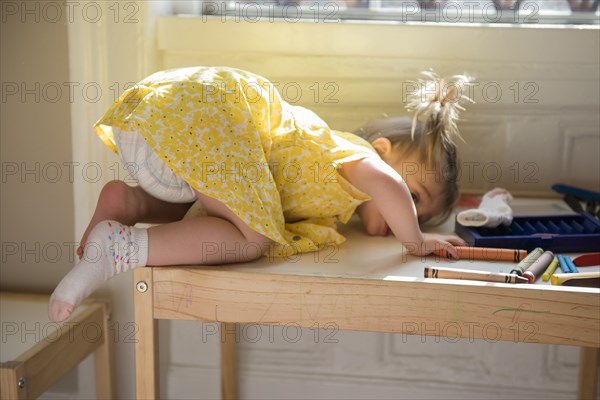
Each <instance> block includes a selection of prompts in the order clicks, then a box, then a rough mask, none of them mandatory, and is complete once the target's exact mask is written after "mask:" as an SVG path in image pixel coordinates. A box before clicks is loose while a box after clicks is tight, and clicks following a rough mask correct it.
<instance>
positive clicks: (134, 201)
mask: <svg viewBox="0 0 600 400" xmlns="http://www.w3.org/2000/svg"><path fill="white" fill-rule="evenodd" d="M190 206H191V203H184V204H181V203H168V202H166V201H162V200H159V199H157V198H155V197H153V196H151V195H150V194H148V193H146V192H145V191H144V190H143V189H142V188H141V187H139V186H129V185H127V184H126V183H125V182H122V181H110V182H108V183H107V184H106V185H104V187H103V188H102V191H101V192H100V196H99V198H98V203H97V205H96V210H95V211H94V215H93V216H92V219H91V221H90V223H89V225H88V227H87V229H86V230H85V232H84V233H83V236H82V238H81V241H80V242H79V247H78V248H77V255H78V256H79V258H81V257H82V256H83V249H84V247H85V244H86V242H87V238H88V236H89V234H90V232H91V231H92V229H93V228H94V227H95V226H96V225H97V224H98V223H99V222H100V221H105V220H115V221H119V222H120V223H122V224H124V225H128V226H133V225H135V224H136V223H138V222H146V223H165V222H172V221H177V220H180V219H181V218H183V216H184V215H185V213H186V212H187V211H188V209H189V208H190Z"/></svg>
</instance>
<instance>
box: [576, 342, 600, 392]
mask: <svg viewBox="0 0 600 400" xmlns="http://www.w3.org/2000/svg"><path fill="white" fill-rule="evenodd" d="M599 351H600V349H598V348H595V347H582V348H581V353H580V356H579V387H578V389H577V398H578V399H580V400H587V399H590V400H593V399H595V398H596V390H597V389H598V386H597V385H598V353H599Z"/></svg>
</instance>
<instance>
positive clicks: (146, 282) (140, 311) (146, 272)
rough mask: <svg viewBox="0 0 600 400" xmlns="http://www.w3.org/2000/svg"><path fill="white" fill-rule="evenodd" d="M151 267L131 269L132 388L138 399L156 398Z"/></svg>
mask: <svg viewBox="0 0 600 400" xmlns="http://www.w3.org/2000/svg"><path fill="white" fill-rule="evenodd" d="M152 279H153V278H152V267H144V268H136V269H134V270H133V293H134V294H133V307H134V313H135V329H136V336H135V338H136V341H135V388H136V397H137V398H138V399H158V396H159V393H160V391H159V371H158V320H156V319H154V301H153V300H154V299H153V298H154V295H153V291H154V284H153V281H152Z"/></svg>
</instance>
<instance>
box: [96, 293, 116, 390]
mask: <svg viewBox="0 0 600 400" xmlns="http://www.w3.org/2000/svg"><path fill="white" fill-rule="evenodd" d="M103 314H104V321H103V324H102V338H103V340H102V345H101V346H100V347H99V348H98V349H97V350H96V351H95V352H94V364H95V367H96V368H95V369H96V398H98V399H114V398H115V391H114V390H115V385H114V363H113V341H114V337H113V330H112V329H111V327H110V323H111V322H110V314H111V309H110V304H109V303H108V302H106V303H104V312H103Z"/></svg>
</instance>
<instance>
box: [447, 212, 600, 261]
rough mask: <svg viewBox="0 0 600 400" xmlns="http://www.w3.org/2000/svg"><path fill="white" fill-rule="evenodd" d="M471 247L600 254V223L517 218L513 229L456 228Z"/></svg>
mask: <svg viewBox="0 0 600 400" xmlns="http://www.w3.org/2000/svg"><path fill="white" fill-rule="evenodd" d="M455 226H456V228H455V231H456V233H457V234H458V236H460V237H462V238H463V239H464V240H465V241H467V243H469V244H470V245H471V246H476V247H496V248H512V249H525V250H527V251H531V250H533V249H534V248H536V247H541V248H542V249H544V250H551V251H554V252H563V253H568V252H590V251H600V221H599V220H598V219H596V218H594V217H593V216H592V215H591V214H588V213H582V214H578V215H542V216H527V217H515V218H513V221H512V223H511V224H510V225H508V226H507V225H500V226H498V227H497V228H481V227H479V228H476V227H466V226H462V225H460V224H459V223H458V222H456V224H455Z"/></svg>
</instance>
